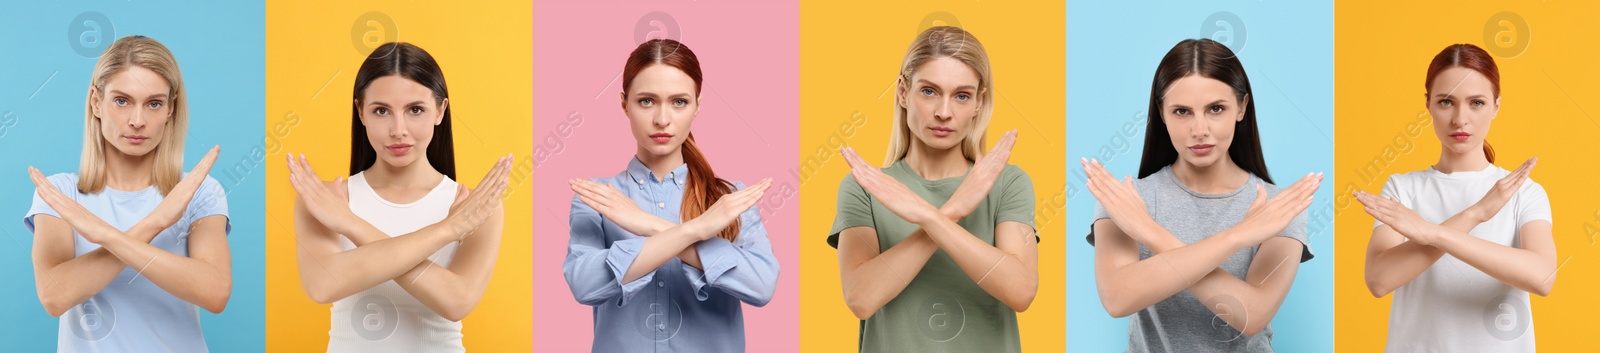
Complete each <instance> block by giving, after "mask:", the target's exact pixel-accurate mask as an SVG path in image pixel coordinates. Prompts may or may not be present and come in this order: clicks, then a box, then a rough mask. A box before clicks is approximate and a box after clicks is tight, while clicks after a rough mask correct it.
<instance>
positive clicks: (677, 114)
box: [562, 39, 778, 352]
mask: <svg viewBox="0 0 1600 353" xmlns="http://www.w3.org/2000/svg"><path fill="white" fill-rule="evenodd" d="M701 82H702V77H701V71H700V62H699V59H697V58H696V57H695V55H694V52H693V51H690V50H689V48H688V47H686V46H684V45H683V44H682V43H679V42H677V41H674V40H670V39H657V40H651V41H648V42H645V43H643V44H640V45H639V47H638V48H636V49H634V51H633V53H632V54H630V55H629V56H628V61H627V64H626V66H624V68H623V71H622V94H621V97H622V111H623V113H625V114H627V115H628V121H629V126H630V127H631V129H632V131H633V137H634V142H635V143H636V144H637V146H638V149H637V152H635V153H634V156H633V158H629V160H628V165H627V167H626V169H625V170H623V171H622V172H621V173H618V174H617V175H615V176H611V177H607V178H599V179H593V180H586V179H574V180H572V181H570V182H569V186H570V187H571V188H572V190H573V191H574V192H576V194H577V195H576V196H575V197H574V198H573V200H572V216H571V222H572V227H571V229H572V230H571V240H569V242H568V245H567V258H566V261H565V262H564V263H563V264H562V272H563V274H565V276H566V279H567V285H568V286H569V287H571V289H572V296H573V297H574V298H575V299H577V301H578V302H579V303H583V304H585V305H590V306H593V307H594V327H595V335H594V345H593V350H594V351H596V352H637V351H673V352H739V351H744V349H745V345H744V343H745V342H744V316H743V314H742V313H741V307H742V303H749V304H750V305H755V306H764V305H766V304H767V302H768V301H769V300H771V299H772V292H773V291H774V290H775V289H776V288H777V282H778V260H777V258H776V257H774V256H773V254H772V244H771V243H770V242H768V241H767V232H766V229H765V228H764V227H763V226H762V224H761V216H760V212H759V211H758V210H757V209H756V208H755V203H756V201H757V200H760V199H761V196H762V194H763V193H764V192H766V190H767V187H768V186H770V185H771V184H772V180H771V179H767V180H762V181H761V182H760V183H757V184H755V185H752V186H750V187H744V186H743V185H741V184H738V183H733V182H729V181H727V180H723V179H721V178H718V177H717V176H716V174H715V173H713V172H712V170H711V165H710V164H709V162H707V161H706V158H705V155H704V154H702V153H701V152H700V150H699V147H698V146H696V144H695V140H694V135H692V134H690V132H689V126H690V124H692V123H693V122H694V119H695V116H696V114H697V113H699V111H700V88H701Z"/></svg>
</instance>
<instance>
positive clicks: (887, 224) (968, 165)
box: [828, 27, 1039, 352]
mask: <svg viewBox="0 0 1600 353" xmlns="http://www.w3.org/2000/svg"><path fill="white" fill-rule="evenodd" d="M896 82H897V83H896V85H895V87H896V89H895V106H894V109H895V115H894V116H895V117H894V127H893V131H892V132H891V135H890V140H889V141H890V142H889V151H888V153H887V158H886V159H885V161H884V162H885V163H886V164H888V166H886V167H884V168H882V169H879V168H876V167H874V166H872V165H870V164H868V163H867V162H866V161H865V160H863V159H862V158H861V156H860V155H858V154H857V153H856V152H855V150H854V149H850V148H845V149H844V150H843V151H841V154H843V156H844V158H845V160H846V161H847V162H848V163H849V165H850V168H851V177H848V178H845V179H844V180H843V181H842V182H840V184H839V196H838V207H837V215H836V216H835V218H834V224H833V229H832V230H831V231H829V236H828V244H829V245H830V246H834V247H836V248H838V249H839V270H840V282H841V283H842V285H843V288H844V299H845V304H846V305H847V306H848V307H849V308H850V311H851V312H853V313H855V315H856V317H858V318H860V319H861V320H862V321H861V335H860V350H861V351H863V352H880V351H904V352H917V351H957V352H976V351H991V352H995V351H998V352H1017V351H1020V350H1021V339H1020V335H1019V333H1018V328H1017V318H1016V313H1018V312H1021V311H1024V310H1027V309H1028V306H1029V305H1031V304H1032V303H1033V299H1034V295H1036V294H1037V292H1038V287H1039V263H1038V253H1039V248H1038V244H1037V243H1038V237H1037V236H1036V235H1035V230H1034V224H1033V219H1034V215H1033V212H1034V195H1033V182H1032V180H1031V179H1029V178H1028V175H1027V173H1025V172H1023V171H1022V169H1021V168H1018V167H1017V166H1014V165H1008V164H1006V162H1007V161H1008V160H1009V158H1010V155H1011V147H1012V146H1013V145H1014V144H1015V141H1016V132H1015V131H1012V132H1009V133H1007V134H1006V135H1005V137H1004V138H1002V139H1001V140H1000V142H999V143H997V144H995V146H994V147H993V149H991V150H990V151H989V153H987V154H985V153H982V149H983V146H984V145H985V132H986V131H987V130H988V127H989V126H988V125H989V119H990V116H991V115H992V113H993V110H994V78H993V77H992V76H991V73H990V70H989V57H988V54H987V53H986V52H985V51H984V48H983V44H982V43H979V42H978V39H977V38H976V37H974V36H973V35H972V34H971V33H969V32H967V31H965V30H962V29H960V28H956V27H933V28H929V29H927V30H925V31H923V32H922V33H921V34H920V35H918V36H917V38H916V40H915V41H913V42H912V43H911V47H910V48H909V49H908V50H906V55H905V60H904V61H902V63H901V67H900V73H899V77H898V79H897V81H896ZM934 204H942V205H943V206H939V207H935V206H933V205H934Z"/></svg>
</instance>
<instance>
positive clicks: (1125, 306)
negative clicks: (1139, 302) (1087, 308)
mask: <svg viewBox="0 0 1600 353" xmlns="http://www.w3.org/2000/svg"><path fill="white" fill-rule="evenodd" d="M1100 306H1103V307H1105V308H1106V314H1110V315H1111V317H1114V318H1119V319H1120V318H1124V317H1128V315H1133V313H1135V312H1138V311H1139V310H1138V309H1135V308H1133V305H1132V304H1131V303H1128V302H1127V300H1120V299H1118V298H1117V296H1115V295H1107V293H1100Z"/></svg>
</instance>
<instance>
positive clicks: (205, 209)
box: [183, 176, 233, 235]
mask: <svg viewBox="0 0 1600 353" xmlns="http://www.w3.org/2000/svg"><path fill="white" fill-rule="evenodd" d="M215 215H222V217H223V219H224V221H226V222H227V223H226V224H227V226H226V227H224V231H223V234H224V235H226V234H232V233H233V221H231V220H228V218H229V216H228V191H227V190H224V189H223V188H222V183H219V182H217V180H216V179H212V178H211V177H210V176H206V179H205V181H201V182H200V188H199V189H197V190H195V191H194V198H191V199H189V208H188V209H187V210H184V214H183V224H189V223H192V222H194V221H198V220H200V219H201V218H206V217H210V216H215Z"/></svg>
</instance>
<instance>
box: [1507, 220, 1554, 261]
mask: <svg viewBox="0 0 1600 353" xmlns="http://www.w3.org/2000/svg"><path fill="white" fill-rule="evenodd" d="M1517 238H1518V242H1519V243H1520V244H1518V245H1520V246H1521V248H1522V249H1523V250H1528V251H1532V252H1534V253H1536V254H1539V256H1540V257H1542V258H1545V259H1548V260H1550V261H1555V259H1556V240H1555V235H1554V232H1553V231H1552V226H1551V224H1550V222H1549V221H1545V220H1535V221H1531V222H1527V223H1523V224H1522V227H1521V228H1519V229H1517Z"/></svg>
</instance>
